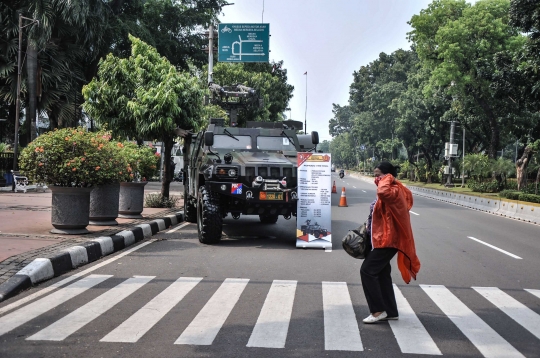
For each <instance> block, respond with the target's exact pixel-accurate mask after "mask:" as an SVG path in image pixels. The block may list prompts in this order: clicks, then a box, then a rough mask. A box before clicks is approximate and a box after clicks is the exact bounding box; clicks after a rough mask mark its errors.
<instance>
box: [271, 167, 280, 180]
mask: <svg viewBox="0 0 540 358" xmlns="http://www.w3.org/2000/svg"><path fill="white" fill-rule="evenodd" d="M270 177H271V178H272V179H281V178H282V176H281V170H280V168H270Z"/></svg>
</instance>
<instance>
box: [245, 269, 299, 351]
mask: <svg viewBox="0 0 540 358" xmlns="http://www.w3.org/2000/svg"><path fill="white" fill-rule="evenodd" d="M296 283H297V281H282V280H274V281H273V282H272V287H270V291H269V292H268V295H267V296H266V299H265V301H264V305H263V308H262V310H261V313H260V314H259V318H258V319H257V323H256V324H255V327H254V328H253V332H252V333H251V337H249V342H248V344H247V347H262V348H285V341H286V340H287V332H288V330H289V322H290V321H291V314H292V308H293V302H294V295H295V293H296Z"/></svg>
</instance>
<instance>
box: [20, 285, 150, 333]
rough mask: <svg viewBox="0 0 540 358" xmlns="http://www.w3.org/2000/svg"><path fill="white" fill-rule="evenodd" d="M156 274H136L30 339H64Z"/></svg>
mask: <svg viewBox="0 0 540 358" xmlns="http://www.w3.org/2000/svg"><path fill="white" fill-rule="evenodd" d="M155 277H156V276H134V277H132V278H129V279H127V280H125V281H124V282H122V283H121V284H119V285H118V286H115V287H113V288H111V289H110V290H108V291H107V292H105V293H104V294H102V295H100V296H98V297H96V298H94V299H93V300H92V301H90V302H88V303H87V304H85V305H84V306H82V307H80V308H78V309H76V310H75V311H73V312H71V313H70V314H68V315H67V316H65V317H63V318H61V319H59V320H58V321H56V322H54V323H53V324H51V325H50V326H48V327H46V328H44V329H42V330H41V331H39V332H38V333H36V334H34V335H33V336H31V337H28V338H26V340H28V341H63V340H64V339H66V338H67V337H69V336H70V335H72V334H73V333H75V332H77V331H78V330H79V329H81V328H82V327H84V326H86V325H87V324H88V323H90V322H92V321H93V320H95V319H96V318H98V317H99V316H101V315H102V314H103V313H105V312H107V311H108V310H110V309H111V308H113V307H114V306H115V305H116V304H118V303H119V302H120V301H122V300H123V299H125V298H126V297H128V296H129V295H131V294H132V293H133V292H135V291H137V290H138V289H139V288H141V287H142V286H144V285H145V284H147V283H148V282H150V281H151V280H152V279H153V278H155Z"/></svg>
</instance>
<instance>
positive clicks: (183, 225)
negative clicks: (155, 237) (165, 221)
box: [166, 222, 191, 234]
mask: <svg viewBox="0 0 540 358" xmlns="http://www.w3.org/2000/svg"><path fill="white" fill-rule="evenodd" d="M189 224H191V223H189V222H186V223H183V224H180V225H178V226H177V227H175V228H173V229H170V230H169V231H167V232H166V234H170V233H172V232H175V231H176V230H179V229H181V228H183V227H185V226H188V225H189Z"/></svg>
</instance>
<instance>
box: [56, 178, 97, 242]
mask: <svg viewBox="0 0 540 358" xmlns="http://www.w3.org/2000/svg"><path fill="white" fill-rule="evenodd" d="M50 189H51V191H52V211H51V223H52V226H54V229H52V230H51V232H52V233H54V234H69V235H75V234H88V233H89V231H88V230H86V227H87V226H88V223H89V215H90V192H91V191H92V188H66V187H57V186H51V187H50Z"/></svg>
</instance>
